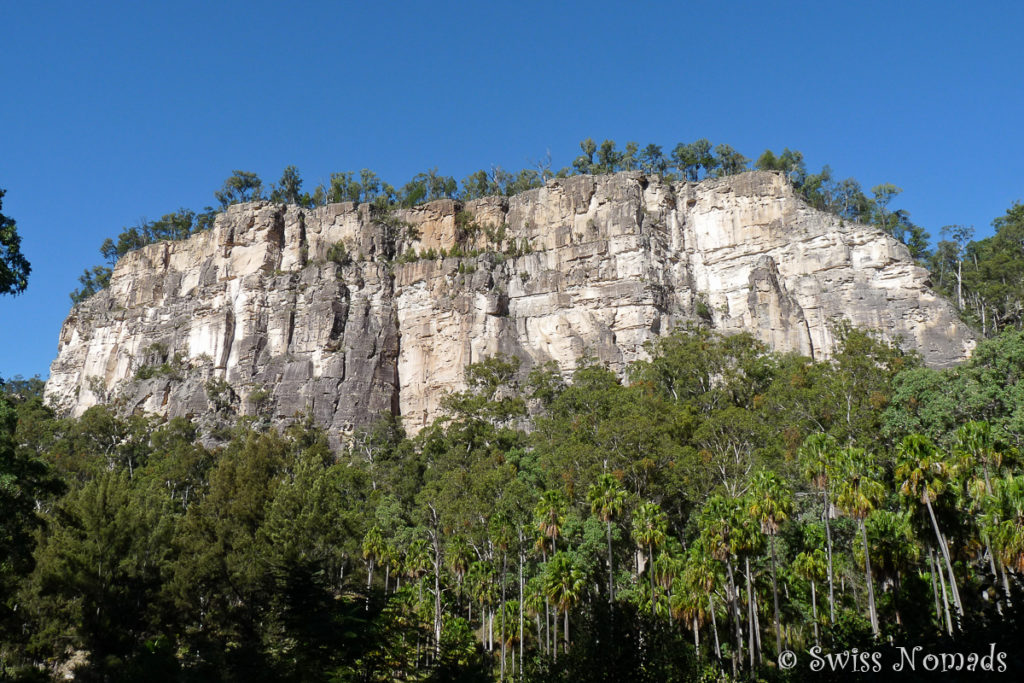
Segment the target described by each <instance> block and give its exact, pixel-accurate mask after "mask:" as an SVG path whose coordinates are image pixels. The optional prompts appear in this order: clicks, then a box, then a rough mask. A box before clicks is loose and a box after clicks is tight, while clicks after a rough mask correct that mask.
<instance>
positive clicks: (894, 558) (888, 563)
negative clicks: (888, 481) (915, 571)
mask: <svg viewBox="0 0 1024 683" xmlns="http://www.w3.org/2000/svg"><path fill="white" fill-rule="evenodd" d="M866 525H867V527H868V537H869V538H870V539H871V557H873V558H875V561H874V564H873V565H872V568H873V569H874V570H875V573H876V575H877V576H878V579H879V581H880V582H881V584H882V589H883V590H887V588H888V587H891V588H892V593H893V603H894V605H895V607H896V623H897V624H901V623H903V619H902V617H901V616H900V609H899V604H900V602H899V597H900V592H901V587H902V584H903V574H904V572H906V571H907V570H908V569H909V568H911V567H912V566H914V565H915V564H916V563H917V561H918V559H919V558H920V556H921V550H920V548H919V547H918V545H917V539H915V538H914V527H913V526H912V525H911V522H910V517H909V513H907V512H891V511H889V510H875V511H874V512H872V513H871V514H870V515H868V518H867V521H866Z"/></svg>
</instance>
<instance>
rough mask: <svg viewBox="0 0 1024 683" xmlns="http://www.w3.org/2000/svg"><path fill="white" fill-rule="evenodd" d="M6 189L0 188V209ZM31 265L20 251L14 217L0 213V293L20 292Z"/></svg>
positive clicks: (19, 240) (2, 206) (23, 289)
mask: <svg viewBox="0 0 1024 683" xmlns="http://www.w3.org/2000/svg"><path fill="white" fill-rule="evenodd" d="M5 194H6V191H5V190H3V189H0V209H3V208H4V203H3V199H4V195H5ZM31 272H32V266H31V265H30V264H29V262H28V260H27V259H26V258H25V257H24V256H23V255H22V253H21V235H19V234H18V227H17V225H16V224H15V223H14V219H13V218H11V217H9V216H5V215H3V214H2V213H0V294H21V293H22V292H24V291H25V287H27V286H28V276H29V274H30V273H31Z"/></svg>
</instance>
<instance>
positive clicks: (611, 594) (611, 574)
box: [606, 520, 615, 605]
mask: <svg viewBox="0 0 1024 683" xmlns="http://www.w3.org/2000/svg"><path fill="white" fill-rule="evenodd" d="M606 524H607V525H608V604H609V605H611V604H612V602H613V601H614V600H615V569H614V567H613V566H612V522H611V520H608V521H607V522H606Z"/></svg>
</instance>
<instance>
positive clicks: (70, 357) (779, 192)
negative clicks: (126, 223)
mask: <svg viewBox="0 0 1024 683" xmlns="http://www.w3.org/2000/svg"><path fill="white" fill-rule="evenodd" d="M407 226H412V227H413V228H414V229H413V230H410V229H409V228H408V227H407ZM339 243H341V244H343V245H344V247H345V249H344V251H345V252H346V254H347V257H346V258H342V257H340V256H339V254H340V250H339V249H337V248H334V250H333V251H332V247H334V246H335V245H337V244H339ZM453 248H457V250H458V251H460V252H463V253H472V251H471V250H479V251H480V253H479V254H478V255H476V256H450V255H449V256H445V257H441V256H438V255H437V254H438V252H440V251H441V250H445V251H446V252H451V251H452V250H453ZM329 255H330V256H332V257H333V259H332V260H329V259H328V256H329ZM424 255H425V256H426V257H425V258H424V257H423V256H424ZM394 256H398V258H397V259H393V258H392V257H394ZM927 278H928V274H927V271H925V270H924V269H922V268H920V267H918V266H916V265H915V264H914V262H913V260H912V259H911V258H910V255H909V253H908V251H907V249H906V248H905V247H904V246H903V245H902V244H900V243H899V242H897V241H896V240H894V239H892V238H891V237H888V236H887V235H885V234H883V233H882V232H881V231H879V230H877V229H875V228H871V227H867V226H863V225H853V224H845V225H844V224H843V222H842V221H841V220H840V219H838V218H836V217H834V216H832V215H829V214H825V213H822V212H819V211H816V210H814V209H812V208H810V207H808V206H807V205H806V204H805V203H804V202H803V201H802V200H801V199H800V198H798V197H797V196H796V195H795V194H794V191H793V189H792V188H791V186H790V185H789V184H788V183H787V182H786V180H785V179H784V178H783V177H782V176H780V175H778V174H775V173H768V172H750V173H744V174H742V175H738V176H731V177H727V178H721V179H715V180H706V181H703V182H701V183H686V182H682V183H675V184H668V183H665V182H663V181H662V180H661V179H660V178H658V177H649V176H644V175H642V174H640V173H637V172H627V173H619V174H616V175H608V176H575V177H571V178H564V179H554V180H550V181H548V183H547V184H546V186H545V187H543V188H540V189H537V190H531V191H528V192H525V193H523V194H520V195H517V196H514V197H511V198H487V199H481V200H475V201H470V202H467V203H466V204H465V205H463V204H462V203H459V202H455V201H452V200H441V201H435V202H431V203H429V204H425V205H423V206H419V207H416V208H413V209H408V210H399V211H395V212H394V213H393V214H386V215H383V216H381V215H375V214H374V213H372V212H371V210H370V207H369V206H368V205H365V204H364V205H359V206H356V205H353V204H351V203H346V204H332V205H328V206H325V207H319V208H315V209H302V208H299V207H296V206H283V205H277V204H271V203H268V202H254V203H250V204H240V205H236V206H232V207H230V208H228V209H227V211H226V212H224V213H223V214H221V215H220V216H218V217H217V220H216V224H215V227H214V228H213V229H212V230H210V231H208V232H204V233H201V234H198V235H195V236H193V237H191V238H190V239H188V240H185V241H181V242H163V243H159V244H153V245H150V246H147V247H145V248H142V249H139V250H137V251H133V252H130V253H129V254H127V255H125V256H124V257H123V258H122V259H121V260H120V261H119V262H118V264H117V266H116V268H115V269H114V272H113V276H112V277H111V283H110V286H109V288H108V289H106V290H104V291H102V292H100V293H98V294H96V295H95V296H93V297H91V298H90V299H88V300H87V301H85V302H83V303H81V304H79V305H77V306H75V307H74V309H72V311H71V313H70V315H69V316H68V318H67V320H66V321H65V323H64V326H63V328H62V330H61V333H60V340H59V347H58V356H57V358H56V360H54V362H53V365H52V367H51V370H50V379H49V381H48V382H47V385H46V397H47V400H48V401H49V402H50V403H51V404H52V405H53V406H55V407H56V408H57V409H58V410H60V411H62V412H64V413H69V414H75V415H77V414H81V413H82V412H84V411H85V410H86V409H87V408H88V407H90V406H92V405H95V404H97V403H101V402H114V403H117V404H118V405H119V406H120V407H121V409H123V410H125V411H148V412H153V413H157V414H161V415H165V416H178V415H199V414H203V413H207V412H209V411H211V410H229V411H233V412H237V413H239V414H248V415H256V414H260V415H264V416H266V417H269V418H271V419H273V420H275V421H279V422H284V421H287V420H290V419H292V418H294V416H295V415H297V414H300V413H305V412H306V411H312V414H313V415H314V417H315V419H316V420H317V422H319V423H320V424H321V425H324V426H326V427H328V428H329V429H330V430H331V431H332V433H335V434H337V433H338V432H344V431H347V430H350V429H352V428H353V426H357V425H361V424H366V423H368V422H370V421H371V420H372V419H374V418H375V417H376V416H377V415H378V414H379V413H380V412H382V411H389V412H393V413H395V414H401V415H402V416H404V420H405V424H406V426H407V428H409V429H410V430H411V431H416V430H417V429H419V428H421V427H422V426H423V425H425V424H426V423H427V422H428V421H429V420H430V419H432V418H433V417H434V416H436V415H437V414H438V413H439V409H440V403H441V399H442V397H443V396H444V394H445V392H448V391H452V390H458V389H461V388H463V386H464V385H463V369H464V367H465V366H466V365H467V364H468V363H472V362H476V361H480V360H483V359H484V358H487V357H489V356H491V355H494V354H496V353H504V354H508V355H514V356H517V357H519V358H520V359H522V361H523V363H522V366H523V370H524V371H525V370H528V369H529V368H530V367H532V366H533V365H534V364H537V363H544V362H547V361H555V362H556V363H557V364H558V366H559V367H560V368H561V369H562V370H563V371H565V372H570V371H571V370H572V369H573V368H574V367H575V365H576V363H578V362H579V361H580V359H582V358H584V357H586V356H590V357H595V358H597V359H598V360H600V361H602V362H605V363H607V364H608V365H609V366H610V367H611V368H613V369H615V370H616V371H621V370H622V369H624V367H625V366H626V364H628V363H629V362H630V361H633V360H635V359H637V358H640V357H643V356H644V349H643V345H644V342H646V341H648V340H651V339H654V338H656V337H658V336H659V335H664V334H667V333H669V332H671V330H672V329H673V328H674V327H676V326H677V325H678V324H680V323H682V322H684V321H687V320H703V321H704V322H705V323H707V324H709V325H711V326H712V327H714V328H717V329H720V330H724V331H739V330H749V331H751V332H752V333H754V334H755V335H756V336H757V337H759V338H760V339H762V340H764V341H765V342H767V343H768V344H770V345H771V346H772V347H773V348H775V349H778V350H795V351H799V352H800V353H802V354H805V355H808V356H813V357H815V358H818V359H821V358H827V357H828V355H829V353H830V352H831V350H832V347H833V338H832V333H831V327H830V322H831V321H832V320H833V319H834V318H837V317H839V318H846V319H848V320H849V321H850V322H852V323H853V324H855V325H860V326H866V327H869V328H872V329H875V330H878V331H879V332H880V333H881V334H882V335H883V336H885V337H886V338H889V339H896V338H901V339H902V343H903V344H904V345H905V346H907V347H909V348H914V349H917V350H918V351H920V353H921V354H922V355H923V356H924V358H925V360H926V362H927V363H929V364H930V365H933V366H948V365H951V364H954V363H956V362H958V361H960V360H962V359H963V358H964V357H965V356H966V355H967V354H969V353H970V350H971V349H972V348H973V344H974V336H973V333H972V332H971V330H970V329H969V328H968V327H967V326H966V325H965V324H964V323H962V322H961V321H960V320H959V319H958V318H957V316H956V313H955V311H954V309H953V307H952V306H951V305H950V304H949V303H948V302H946V301H945V300H944V299H942V298H941V297H939V296H938V295H936V294H935V293H933V292H932V291H931V289H930V288H929V286H928V281H927Z"/></svg>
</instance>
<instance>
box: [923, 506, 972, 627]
mask: <svg viewBox="0 0 1024 683" xmlns="http://www.w3.org/2000/svg"><path fill="white" fill-rule="evenodd" d="M924 504H925V507H927V508H928V516H929V517H931V519H932V528H933V529H935V537H936V538H937V539H939V549H940V550H942V559H944V560H945V561H946V571H947V572H948V573H949V587H950V589H951V591H952V593H953V604H954V605H956V611H957V614H959V615H960V618H961V619H962V618H963V616H964V607H963V605H962V604H961V603H960V591H958V590H957V588H956V577H955V576H954V575H953V563H952V562H951V561H950V559H949V548H948V547H947V546H946V539H945V538H944V537H943V535H942V532H941V531H939V523H938V521H937V520H936V519H935V510H933V509H932V502H931V500H930V499H929V497H928V496H927V495H925V497H924Z"/></svg>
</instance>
